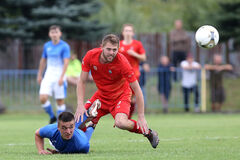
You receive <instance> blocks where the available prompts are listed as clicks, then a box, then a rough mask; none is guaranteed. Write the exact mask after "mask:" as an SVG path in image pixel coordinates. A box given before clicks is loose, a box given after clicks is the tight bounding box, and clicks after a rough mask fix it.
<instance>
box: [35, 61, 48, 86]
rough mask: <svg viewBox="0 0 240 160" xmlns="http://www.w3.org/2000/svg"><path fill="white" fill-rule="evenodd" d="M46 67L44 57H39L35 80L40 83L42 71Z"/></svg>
mask: <svg viewBox="0 0 240 160" xmlns="http://www.w3.org/2000/svg"><path fill="white" fill-rule="evenodd" d="M45 67H46V59H45V58H41V60H40V63H39V68H38V75H37V81H38V83H39V84H40V83H41V81H42V73H43V70H44V68H45Z"/></svg>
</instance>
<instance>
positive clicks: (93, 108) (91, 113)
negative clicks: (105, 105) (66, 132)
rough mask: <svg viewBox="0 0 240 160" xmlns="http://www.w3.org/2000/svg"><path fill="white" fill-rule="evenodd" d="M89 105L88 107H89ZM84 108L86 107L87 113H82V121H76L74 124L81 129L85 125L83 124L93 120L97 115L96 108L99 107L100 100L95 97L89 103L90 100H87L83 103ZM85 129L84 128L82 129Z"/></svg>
mask: <svg viewBox="0 0 240 160" xmlns="http://www.w3.org/2000/svg"><path fill="white" fill-rule="evenodd" d="M89 106H90V107H89ZM85 108H88V110H87V114H88V116H87V115H86V114H84V115H83V121H78V122H77V123H76V124H75V127H76V128H79V129H82V128H84V127H85V124H86V123H87V122H89V121H91V120H93V119H94V118H95V117H97V115H98V110H99V109H100V108H101V102H100V101H99V99H96V100H95V101H94V102H93V103H91V102H90V101H88V102H87V103H86V104H85ZM84 131H85V130H84Z"/></svg>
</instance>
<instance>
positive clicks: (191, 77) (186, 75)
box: [181, 54, 201, 112]
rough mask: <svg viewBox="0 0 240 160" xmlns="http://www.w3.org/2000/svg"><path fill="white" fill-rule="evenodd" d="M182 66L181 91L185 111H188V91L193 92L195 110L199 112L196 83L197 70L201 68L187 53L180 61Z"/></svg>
mask: <svg viewBox="0 0 240 160" xmlns="http://www.w3.org/2000/svg"><path fill="white" fill-rule="evenodd" d="M181 68H182V75H183V76H182V91H183V97H184V108H185V111H186V112H188V111H189V97H190V93H191V92H194V95H195V96H194V99H195V100H194V102H195V112H200V108H199V93H198V84H197V70H199V69H201V66H200V64H199V63H197V62H196V61H194V59H193V56H192V54H188V56H187V59H186V60H184V61H182V62H181Z"/></svg>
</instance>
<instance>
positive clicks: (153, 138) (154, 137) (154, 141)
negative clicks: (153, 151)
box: [146, 129, 159, 148]
mask: <svg viewBox="0 0 240 160" xmlns="http://www.w3.org/2000/svg"><path fill="white" fill-rule="evenodd" d="M146 137H147V139H148V140H149V142H150V143H151V145H152V147H153V148H156V147H157V145H158V143H159V138H158V133H157V132H156V131H153V130H151V129H149V134H148V135H146Z"/></svg>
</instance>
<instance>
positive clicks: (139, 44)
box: [138, 41, 146, 54]
mask: <svg viewBox="0 0 240 160" xmlns="http://www.w3.org/2000/svg"><path fill="white" fill-rule="evenodd" d="M138 46H139V48H138V53H139V54H145V53H146V51H145V49H144V48H143V45H142V43H141V42H140V41H139V43H138Z"/></svg>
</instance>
